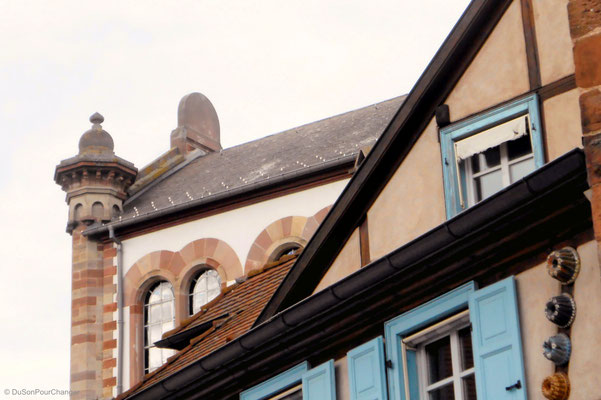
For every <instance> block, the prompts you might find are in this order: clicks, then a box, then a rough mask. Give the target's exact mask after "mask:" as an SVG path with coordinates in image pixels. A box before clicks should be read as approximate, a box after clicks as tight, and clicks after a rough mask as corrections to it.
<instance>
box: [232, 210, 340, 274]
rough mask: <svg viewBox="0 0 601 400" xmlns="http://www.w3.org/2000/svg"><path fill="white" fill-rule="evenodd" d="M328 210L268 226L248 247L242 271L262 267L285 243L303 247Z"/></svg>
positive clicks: (282, 220)
mask: <svg viewBox="0 0 601 400" xmlns="http://www.w3.org/2000/svg"><path fill="white" fill-rule="evenodd" d="M330 208H331V206H327V207H324V208H322V209H321V210H319V211H318V212H317V213H315V215H313V216H311V217H309V218H307V217H301V216H290V217H285V218H282V219H279V220H277V221H274V222H272V223H271V224H269V225H268V226H267V228H265V229H263V231H261V233H259V235H258V236H257V238H256V239H255V241H254V242H253V244H252V245H251V246H250V250H249V251H248V255H247V256H246V263H245V265H244V271H245V272H247V273H248V271H251V270H253V269H255V268H260V267H262V266H263V265H264V264H265V263H266V262H268V261H269V259H270V257H271V256H272V255H273V253H274V252H275V251H276V250H279V249H281V248H282V247H283V246H284V245H285V244H287V243H295V244H298V245H300V246H302V247H305V245H306V244H307V242H308V241H309V239H311V236H313V234H314V233H315V231H316V230H317V227H318V226H319V224H321V222H322V221H323V219H324V218H325V216H326V214H327V213H328V211H329V210H330Z"/></svg>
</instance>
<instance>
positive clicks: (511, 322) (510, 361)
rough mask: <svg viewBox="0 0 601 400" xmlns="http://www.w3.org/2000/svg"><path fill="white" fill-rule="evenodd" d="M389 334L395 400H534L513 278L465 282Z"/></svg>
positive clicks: (390, 325)
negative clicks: (527, 380) (486, 282)
mask: <svg viewBox="0 0 601 400" xmlns="http://www.w3.org/2000/svg"><path fill="white" fill-rule="evenodd" d="M384 332H385V337H386V352H385V353H386V357H387V359H388V364H387V368H386V379H387V381H388V393H389V397H390V399H391V400H451V399H452V400H460V399H463V400H466V399H476V398H480V399H495V400H526V398H527V397H526V396H527V395H526V393H527V392H526V383H525V378H524V376H525V375H524V365H523V359H522V346H521V335H520V326H519V315H518V306H517V292H516V286H515V279H514V278H513V277H509V278H506V279H503V280H501V281H498V282H496V283H494V284H491V285H489V286H487V287H485V288H482V289H479V290H476V287H475V284H474V282H469V283H467V284H464V285H462V286H460V287H458V288H455V289H453V290H451V291H450V292H447V293H445V294H443V295H442V296H439V297H437V298H435V299H433V300H430V301H429V302H427V303H424V304H422V305H420V306H418V307H416V308H414V309H412V310H410V311H407V312H405V313H403V314H401V315H399V316H398V317H396V318H393V319H392V320H390V321H388V322H386V323H385V325H384ZM372 353H373V354H376V352H372ZM349 354H351V352H349ZM351 379H352V378H351ZM374 398H376V397H374ZM377 398H378V399H379V400H385V399H386V396H385V395H382V396H380V397H377Z"/></svg>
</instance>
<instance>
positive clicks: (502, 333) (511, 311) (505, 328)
mask: <svg viewBox="0 0 601 400" xmlns="http://www.w3.org/2000/svg"><path fill="white" fill-rule="evenodd" d="M469 307H470V320H471V322H472V342H473V348H474V364H475V368H476V390H477V392H478V399H479V400H504V399H512V400H522V399H523V400H526V380H525V379H524V363H523V360H522V342H521V338H520V323H519V318H518V304H517V297H516V290H515V281H514V279H513V277H510V278H507V279H504V280H502V281H500V282H497V283H495V284H494V285H490V286H487V287H485V288H484V289H481V290H477V291H475V292H473V293H472V294H470V297H469ZM541 315H542V314H541ZM518 380H519V381H520V383H521V388H519V389H518V388H513V389H511V390H506V387H509V386H511V385H514V384H515V383H517V381H518Z"/></svg>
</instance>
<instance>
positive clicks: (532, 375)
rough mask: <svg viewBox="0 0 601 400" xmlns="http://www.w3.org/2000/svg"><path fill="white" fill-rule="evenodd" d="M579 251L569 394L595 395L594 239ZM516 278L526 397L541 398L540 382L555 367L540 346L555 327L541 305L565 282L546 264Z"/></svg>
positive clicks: (598, 276)
mask: <svg viewBox="0 0 601 400" xmlns="http://www.w3.org/2000/svg"><path fill="white" fill-rule="evenodd" d="M577 250H578V253H579V254H580V257H581V261H582V267H581V271H580V275H579V276H578V279H577V280H576V282H575V284H574V300H575V301H576V310H577V311H576V319H575V320H574V323H573V325H572V328H571V332H570V336H571V339H572V356H571V358H570V365H569V376H570V382H571V387H572V389H571V394H570V398H571V399H599V398H601V397H599V396H600V395H599V393H601V392H600V391H599V385H598V382H597V380H598V379H597V377H598V372H599V371H601V357H600V356H599V354H598V353H599V352H598V351H597V349H599V348H601V334H600V332H601V307H600V306H599V304H601V269H600V268H599V263H598V259H597V245H596V242H594V241H590V242H588V243H585V244H583V245H581V246H579V247H578V248H577ZM516 280H517V288H518V302H519V308H520V327H521V332H522V346H523V351H524V366H525V369H526V380H527V388H528V398H529V399H533V400H544V399H545V397H544V396H543V395H542V392H541V384H542V382H543V380H544V379H545V378H546V377H547V376H549V375H552V374H553V373H554V371H555V366H554V364H553V363H552V362H550V361H548V360H547V359H546V358H545V357H544V356H543V354H542V344H543V342H544V341H545V340H547V338H548V337H550V336H553V335H555V334H557V333H558V328H557V326H555V325H554V324H552V323H551V322H549V321H548V320H547V318H546V317H545V313H544V308H545V304H546V302H547V301H548V300H549V299H550V298H551V297H553V296H557V295H558V294H560V293H562V291H563V289H562V288H563V286H561V285H560V284H559V282H557V281H556V280H554V279H552V278H551V277H550V276H549V275H548V273H547V270H546V266H545V264H544V263H543V264H540V265H537V266H535V267H533V268H531V269H529V270H527V271H525V272H523V273H521V274H519V275H517V276H516Z"/></svg>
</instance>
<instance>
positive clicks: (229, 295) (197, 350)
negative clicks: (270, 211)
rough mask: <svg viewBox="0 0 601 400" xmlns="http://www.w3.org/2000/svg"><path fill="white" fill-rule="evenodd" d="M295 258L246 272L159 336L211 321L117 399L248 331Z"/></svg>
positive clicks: (284, 258) (288, 258)
mask: <svg viewBox="0 0 601 400" xmlns="http://www.w3.org/2000/svg"><path fill="white" fill-rule="evenodd" d="M296 258H297V255H292V256H285V257H283V258H282V259H281V260H280V261H278V262H275V263H271V264H267V265H265V266H264V267H263V268H261V269H258V270H254V271H251V272H249V274H248V275H247V276H246V279H245V280H244V281H240V282H239V283H236V284H234V285H232V286H230V287H228V288H227V290H225V291H224V292H222V294H221V295H219V296H218V297H217V298H216V299H214V300H213V301H211V302H210V303H209V304H207V305H205V306H203V308H202V309H201V310H200V311H199V312H198V313H196V314H195V315H193V316H192V317H190V318H188V319H187V320H186V321H184V322H183V323H182V324H181V325H180V326H179V327H177V328H176V329H174V330H172V331H169V332H167V333H166V334H165V335H163V338H165V337H168V336H171V335H174V334H176V333H179V332H183V331H185V330H188V329H191V328H193V327H195V326H198V325H200V324H202V323H205V322H208V321H212V327H210V328H209V329H208V330H206V331H204V332H203V333H202V334H200V335H199V336H197V337H196V338H194V339H192V340H191V341H190V344H189V345H188V346H187V347H185V348H184V349H182V350H180V351H178V352H177V353H176V354H175V355H173V356H172V357H170V358H169V359H168V360H167V362H166V363H165V364H163V366H161V367H160V368H158V369H156V370H154V371H153V372H151V373H149V374H147V375H146V376H144V378H143V380H142V382H140V383H139V384H137V385H135V386H133V387H132V388H131V389H129V390H128V391H126V392H125V393H123V394H122V395H120V396H119V397H118V399H124V398H127V397H129V396H131V395H133V394H134V393H136V392H139V391H142V390H144V389H146V388H147V387H149V386H152V385H153V384H155V383H157V382H159V381H161V380H162V379H164V378H165V377H167V376H170V375H171V374H173V373H175V372H176V371H179V370H180V369H182V368H183V367H185V366H187V365H189V364H191V363H193V362H195V361H198V360H200V359H201V358H203V357H204V356H206V355H208V354H209V353H211V352H213V351H215V350H217V349H218V348H220V347H221V346H223V345H225V344H226V343H228V342H230V341H232V340H234V339H236V338H238V337H239V336H241V335H242V334H244V333H246V332H247V331H249V330H250V329H251V328H252V326H253V324H254V322H255V320H256V319H257V317H258V316H259V314H260V313H261V311H262V310H263V307H264V306H265V304H267V302H268V301H269V299H270V298H271V296H272V295H273V293H274V292H275V289H276V288H277V287H278V286H279V284H280V282H281V281H282V280H283V279H284V277H285V276H286V274H287V273H288V271H289V270H290V268H291V267H292V265H293V264H294V262H295V261H296ZM219 317H223V318H219Z"/></svg>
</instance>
